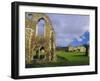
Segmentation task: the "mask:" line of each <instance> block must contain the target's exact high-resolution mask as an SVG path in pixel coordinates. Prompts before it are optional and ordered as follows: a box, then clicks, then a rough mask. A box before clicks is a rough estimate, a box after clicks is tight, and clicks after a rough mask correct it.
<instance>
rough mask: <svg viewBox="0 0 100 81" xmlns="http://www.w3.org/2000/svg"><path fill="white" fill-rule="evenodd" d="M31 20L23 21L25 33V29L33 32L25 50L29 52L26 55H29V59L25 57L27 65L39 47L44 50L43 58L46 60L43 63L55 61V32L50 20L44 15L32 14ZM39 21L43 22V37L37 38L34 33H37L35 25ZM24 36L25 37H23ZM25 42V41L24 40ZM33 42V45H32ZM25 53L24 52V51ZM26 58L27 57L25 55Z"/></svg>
mask: <svg viewBox="0 0 100 81" xmlns="http://www.w3.org/2000/svg"><path fill="white" fill-rule="evenodd" d="M32 17H33V18H32V20H31V21H30V20H28V19H26V20H25V27H26V31H28V30H27V28H28V27H29V28H31V29H32V30H33V31H34V32H32V35H31V37H30V39H28V40H29V42H30V43H28V47H26V48H27V49H29V50H30V52H28V53H26V54H28V55H29V58H28V59H27V57H25V58H26V59H27V60H26V61H27V63H31V61H32V58H33V56H35V51H36V50H38V49H39V48H40V47H41V46H43V48H44V50H45V56H46V60H45V62H48V61H55V58H56V55H55V38H54V36H55V32H54V29H53V26H52V23H51V20H50V18H49V17H48V16H47V15H46V14H44V13H32ZM40 19H44V20H45V36H44V37H41V38H39V37H38V36H37V35H36V33H37V24H38V22H39V21H40ZM25 36H26V35H25ZM25 40H27V39H25ZM33 41H34V43H33ZM25 50H26V49H25ZM25 52H26V51H25ZM26 56H27V55H26Z"/></svg>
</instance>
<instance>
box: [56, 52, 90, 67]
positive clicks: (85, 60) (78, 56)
mask: <svg viewBox="0 0 100 81" xmlns="http://www.w3.org/2000/svg"><path fill="white" fill-rule="evenodd" d="M57 56H58V57H60V58H63V59H66V60H67V61H68V62H67V65H71V66H74V65H89V57H88V56H85V53H81V52H64V51H57Z"/></svg>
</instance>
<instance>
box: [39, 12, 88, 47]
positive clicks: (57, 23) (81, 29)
mask: <svg viewBox="0 0 100 81" xmlns="http://www.w3.org/2000/svg"><path fill="white" fill-rule="evenodd" d="M46 15H48V16H49V18H50V20H51V22H52V25H53V28H54V31H55V39H56V46H59V47H66V46H68V45H69V44H71V43H73V45H74V44H75V43H76V41H78V40H79V42H80V40H81V41H83V40H82V38H80V36H82V35H84V33H85V32H89V15H78V14H77V15H75V14H53V13H46ZM44 25H45V22H44V21H43V20H41V21H40V22H39V23H38V27H39V30H38V31H39V35H42V34H43V27H44ZM87 35H88V34H87ZM75 40H76V41H75ZM74 41H75V42H74ZM84 41H85V40H84ZM79 42H77V43H79Z"/></svg>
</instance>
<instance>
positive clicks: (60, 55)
mask: <svg viewBox="0 0 100 81" xmlns="http://www.w3.org/2000/svg"><path fill="white" fill-rule="evenodd" d="M56 55H57V61H56V62H48V63H41V64H40V63H39V64H38V63H34V64H30V65H26V68H34V67H57V66H78V65H89V57H88V56H85V53H81V52H65V51H56Z"/></svg>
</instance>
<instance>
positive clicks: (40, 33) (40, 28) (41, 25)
mask: <svg viewBox="0 0 100 81" xmlns="http://www.w3.org/2000/svg"><path fill="white" fill-rule="evenodd" d="M37 28H38V30H37V31H38V32H37V34H38V36H44V33H45V20H44V19H43V18H42V19H40V20H39V22H38V24H37Z"/></svg>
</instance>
